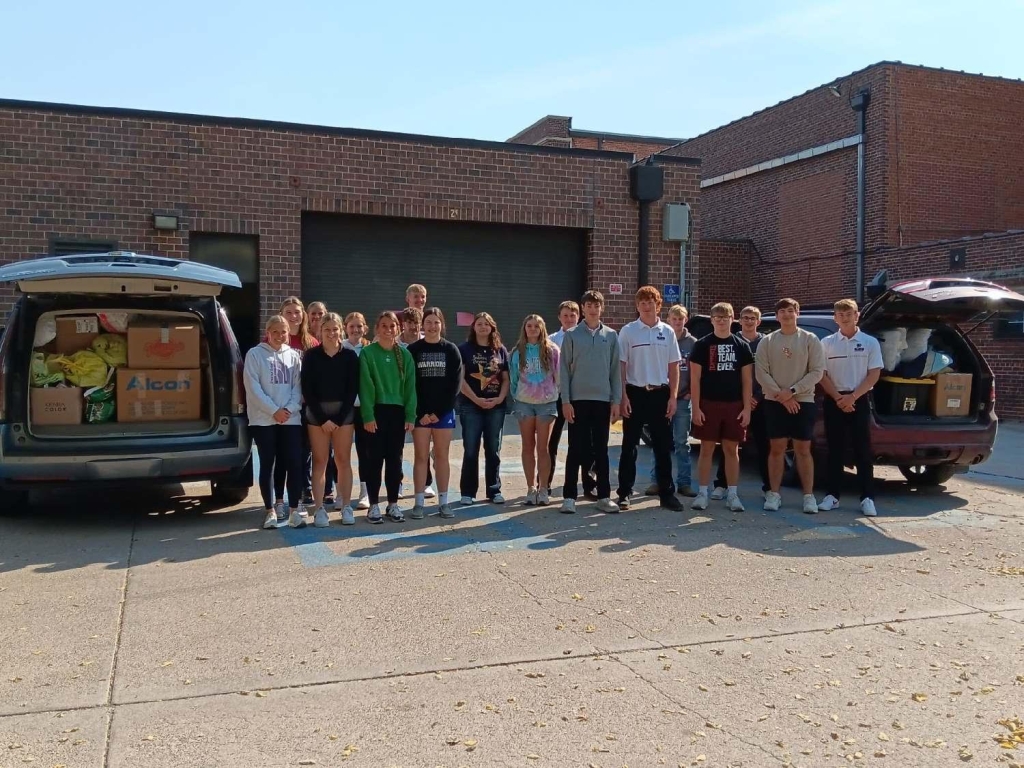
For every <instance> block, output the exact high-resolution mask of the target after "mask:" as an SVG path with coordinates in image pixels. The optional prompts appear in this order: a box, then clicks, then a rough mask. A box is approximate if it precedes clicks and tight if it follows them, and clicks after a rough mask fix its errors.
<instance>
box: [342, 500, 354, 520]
mask: <svg viewBox="0 0 1024 768" xmlns="http://www.w3.org/2000/svg"><path fill="white" fill-rule="evenodd" d="M341 524H342V525H355V524H356V512H355V510H354V509H352V505H351V504H349V505H348V506H347V507H345V508H344V509H343V510H341Z"/></svg>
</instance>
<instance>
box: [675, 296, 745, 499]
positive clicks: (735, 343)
mask: <svg viewBox="0 0 1024 768" xmlns="http://www.w3.org/2000/svg"><path fill="white" fill-rule="evenodd" d="M732 319H733V309H732V304H727V303H725V302H720V303H718V304H715V306H713V307H712V308H711V325H712V327H713V328H714V330H713V331H712V332H711V333H709V334H708V335H707V336H704V337H703V338H702V339H701V340H700V341H698V342H697V344H696V345H695V346H694V348H693V356H692V357H691V358H690V395H691V403H692V408H693V436H694V437H696V438H697V439H698V440H700V457H699V458H698V459H697V482H698V483H700V486H699V487H698V489H697V497H696V498H695V499H694V500H693V503H692V504H691V505H690V508H691V509H707V508H708V484H709V483H710V481H711V460H712V458H713V457H714V453H715V446H716V445H718V444H719V443H721V445H722V454H723V463H724V464H725V478H726V483H727V485H726V488H727V489H728V494H727V499H726V504H727V505H728V507H729V509H730V510H731V511H733V512H742V511H743V502H742V501H740V497H739V492H738V490H737V487H738V485H739V479H740V453H739V450H740V443H742V442H743V441H744V440H745V439H746V437H747V427H748V426H749V425H750V400H751V393H752V390H753V385H752V379H753V373H752V371H751V368H752V366H753V365H754V356H753V355H752V354H751V353H750V347H749V346H747V342H745V341H744V340H743V339H741V338H740V337H739V336H737V335H735V334H733V332H732Z"/></svg>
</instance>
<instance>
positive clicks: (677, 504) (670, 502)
mask: <svg viewBox="0 0 1024 768" xmlns="http://www.w3.org/2000/svg"><path fill="white" fill-rule="evenodd" d="M660 506H661V508H662V509H671V510H672V511H673V512H682V511H683V502H681V501H680V500H679V499H677V498H676V497H675V496H666V497H665V498H663V499H662V500H661V504H660Z"/></svg>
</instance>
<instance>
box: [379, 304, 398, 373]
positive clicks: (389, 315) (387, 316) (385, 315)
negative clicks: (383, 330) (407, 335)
mask: <svg viewBox="0 0 1024 768" xmlns="http://www.w3.org/2000/svg"><path fill="white" fill-rule="evenodd" d="M381 320H391V321H392V322H394V324H395V326H396V329H397V328H398V327H399V326H400V325H401V324H400V323H399V322H398V315H396V314H395V313H394V312H392V311H391V310H390V309H386V310H384V311H383V312H381V313H380V314H379V315H377V322H376V323H374V324H373V342H374V343H375V344H376V343H377V329H378V328H380V322H381ZM395 362H397V363H398V375H399V376H401V377H402V378H403V379H404V378H405V360H404V359H402V345H401V344H399V343H398V338H397V337H396V338H395Z"/></svg>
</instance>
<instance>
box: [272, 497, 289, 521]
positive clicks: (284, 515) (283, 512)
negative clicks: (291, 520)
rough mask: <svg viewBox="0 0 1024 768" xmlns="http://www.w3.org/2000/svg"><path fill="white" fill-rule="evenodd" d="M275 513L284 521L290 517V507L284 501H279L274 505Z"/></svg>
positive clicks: (279, 519)
mask: <svg viewBox="0 0 1024 768" xmlns="http://www.w3.org/2000/svg"><path fill="white" fill-rule="evenodd" d="M274 513H275V514H276V515H277V521H278V522H279V523H283V522H284V521H285V520H287V519H288V507H286V506H285V505H284V502H283V501H279V502H277V504H275V505H274Z"/></svg>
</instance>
